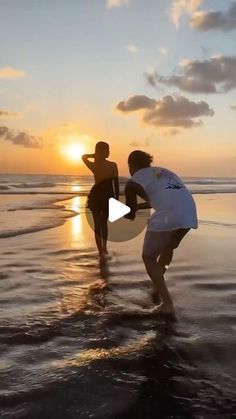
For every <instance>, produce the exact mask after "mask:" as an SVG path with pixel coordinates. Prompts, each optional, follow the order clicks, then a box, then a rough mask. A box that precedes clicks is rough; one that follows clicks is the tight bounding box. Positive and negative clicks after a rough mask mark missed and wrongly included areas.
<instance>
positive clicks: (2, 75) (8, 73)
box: [0, 67, 26, 80]
mask: <svg viewBox="0 0 236 419" xmlns="http://www.w3.org/2000/svg"><path fill="white" fill-rule="evenodd" d="M25 75H26V73H25V72H24V71H23V70H16V69H15V68H12V67H3V68H0V79H9V80H14V79H19V78H20V77H25Z"/></svg>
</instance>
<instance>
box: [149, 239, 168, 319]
mask: <svg viewBox="0 0 236 419" xmlns="http://www.w3.org/2000/svg"><path fill="white" fill-rule="evenodd" d="M168 238H169V237H168V233H166V232H164V233H163V232H159V233H157V232H153V231H147V232H146V235H145V240H144V246H143V261H144V264H145V267H146V271H147V273H148V275H149V276H150V278H151V280H152V282H153V285H154V290H155V294H157V295H159V296H160V298H161V300H162V305H161V306H160V309H159V310H160V312H164V313H171V314H173V313H174V305H173V301H172V299H171V296H170V294H169V291H168V289H167V287H166V283H165V279H164V273H165V271H166V269H167V266H169V264H170V262H171V260H172V257H173V250H172V249H170V248H168V246H167V245H168V241H167V240H168ZM158 257H159V259H158ZM157 259H158V260H157Z"/></svg>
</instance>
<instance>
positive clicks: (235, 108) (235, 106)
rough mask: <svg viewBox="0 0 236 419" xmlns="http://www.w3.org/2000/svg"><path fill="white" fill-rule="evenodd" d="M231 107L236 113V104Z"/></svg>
mask: <svg viewBox="0 0 236 419" xmlns="http://www.w3.org/2000/svg"><path fill="white" fill-rule="evenodd" d="M230 107H231V109H233V111H236V103H235V104H234V105H231V106H230Z"/></svg>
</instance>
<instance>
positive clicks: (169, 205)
mask: <svg viewBox="0 0 236 419" xmlns="http://www.w3.org/2000/svg"><path fill="white" fill-rule="evenodd" d="M151 163H152V156H150V154H147V153H145V152H144V151H141V150H135V151H133V152H132V153H131V154H130V155H129V158H128V165H129V171H130V174H131V180H130V181H128V183H127V185H126V188H125V195H126V205H128V206H129V207H130V208H131V212H130V213H129V214H127V215H126V216H125V217H126V218H128V219H131V220H133V219H134V218H135V216H136V211H137V210H139V209H144V208H153V209H154V211H155V212H154V213H153V214H152V216H151V218H150V219H149V221H148V225H147V231H146V234H145V239H144V245H143V252H142V257H143V261H144V264H145V267H146V271H147V273H148V275H149V276H150V278H151V280H152V281H153V285H154V291H155V294H156V296H160V297H161V300H162V304H161V305H159V306H157V307H156V312H160V313H162V314H166V315H173V316H174V305H173V301H172V299H171V296H170V294H169V291H168V289H167V287H166V284H165V280H164V274H165V272H166V270H167V269H168V267H169V265H170V263H171V261H172V258H173V253H174V249H176V248H177V247H178V246H179V244H180V242H181V241H182V239H183V238H184V236H185V235H186V234H187V233H188V232H189V230H190V229H191V228H197V226H198V222H197V213H196V205H195V202H194V200H193V197H192V195H191V193H190V192H189V191H188V189H187V188H186V186H185V185H184V183H183V181H182V180H181V179H180V178H179V177H178V176H177V175H176V174H175V173H173V172H171V171H170V170H168V169H165V168H162V167H152V166H151ZM137 196H140V197H141V198H143V199H144V201H146V202H145V203H143V204H138V203H137Z"/></svg>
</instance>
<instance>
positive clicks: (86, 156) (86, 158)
mask: <svg viewBox="0 0 236 419" xmlns="http://www.w3.org/2000/svg"><path fill="white" fill-rule="evenodd" d="M94 158H95V154H84V155H83V156H82V160H83V162H84V164H85V165H86V166H87V167H88V169H89V170H91V171H92V172H93V170H94V163H92V162H91V161H89V159H94Z"/></svg>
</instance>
